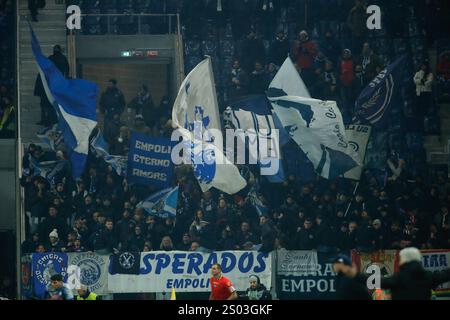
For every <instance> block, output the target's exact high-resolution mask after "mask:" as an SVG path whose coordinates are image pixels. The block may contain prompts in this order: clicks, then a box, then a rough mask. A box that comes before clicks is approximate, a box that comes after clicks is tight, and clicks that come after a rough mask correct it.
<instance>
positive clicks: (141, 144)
mask: <svg viewBox="0 0 450 320" xmlns="http://www.w3.org/2000/svg"><path fill="white" fill-rule="evenodd" d="M172 145H173V142H172V141H170V139H167V138H155V137H149V136H146V135H143V134H139V133H136V132H133V134H132V135H131V139H130V151H129V153H128V174H127V179H128V181H129V182H130V183H138V184H143V185H148V184H152V185H155V186H158V187H161V188H168V187H170V186H171V185H172V173H173V162H172V161H171V153H172Z"/></svg>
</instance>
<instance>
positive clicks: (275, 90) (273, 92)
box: [268, 57, 311, 98]
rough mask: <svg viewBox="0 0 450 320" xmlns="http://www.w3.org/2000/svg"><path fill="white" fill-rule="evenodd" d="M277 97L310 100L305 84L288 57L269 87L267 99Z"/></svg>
mask: <svg viewBox="0 0 450 320" xmlns="http://www.w3.org/2000/svg"><path fill="white" fill-rule="evenodd" d="M279 96H297V97H304V98H311V95H310V94H309V91H308V89H307V88H306V85H305V83H304V82H303V80H302V78H301V77H300V74H299V73H298V71H297V69H296V68H295V66H294V64H293V63H292V60H291V58H289V57H287V58H286V60H285V61H284V63H283V65H282V66H281V68H280V70H278V72H277V74H276V75H275V77H274V78H273V80H272V82H271V83H270V86H269V91H268V97H269V98H271V97H279Z"/></svg>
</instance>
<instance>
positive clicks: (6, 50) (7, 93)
mask: <svg viewBox="0 0 450 320" xmlns="http://www.w3.org/2000/svg"><path fill="white" fill-rule="evenodd" d="M13 28H14V2H13V1H10V0H1V1H0V139H11V138H14V137H15V112H14V95H15V93H14V90H15V84H16V83H15V80H14V79H15V75H14V72H15V69H14V65H15V60H14V48H15V46H14V41H15V38H14V34H15V32H14V31H13V30H14V29H13Z"/></svg>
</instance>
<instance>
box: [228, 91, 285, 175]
mask: <svg viewBox="0 0 450 320" xmlns="http://www.w3.org/2000/svg"><path fill="white" fill-rule="evenodd" d="M224 120H227V121H228V122H229V123H231V124H232V126H233V128H234V129H236V130H242V131H243V132H246V133H250V134H252V135H254V136H255V138H256V139H255V140H256V141H255V142H256V143H253V144H251V145H249V146H248V151H249V157H251V158H252V159H256V160H258V161H257V162H258V164H259V165H260V167H261V169H262V171H261V172H262V174H263V175H264V176H265V177H266V178H267V179H268V180H269V181H270V182H274V183H278V182H283V181H284V180H285V174H284V170H283V166H282V163H281V152H280V145H284V144H286V143H287V142H288V141H289V140H290V137H289V135H288V134H287V133H286V131H285V130H284V128H283V127H282V126H281V123H279V122H278V123H277V122H276V120H277V119H274V118H273V116H272V112H271V110H270V101H269V100H268V99H267V97H266V96H264V95H254V96H248V97H246V98H243V99H240V100H239V101H234V102H232V103H230V106H229V107H227V109H226V110H225V111H224ZM274 129H275V130H278V131H277V134H274V131H273V130H274ZM238 137H239V138H240V139H241V140H245V138H246V137H245V135H244V134H242V135H238ZM249 140H250V137H249ZM244 142H245V141H241V143H244ZM262 144H266V145H270V146H272V151H273V153H274V154H273V155H269V154H267V155H266V154H264V153H267V152H264V151H261V149H260V146H261V145H262ZM275 163H276V168H278V170H277V171H274V170H271V168H270V166H272V165H274V164H275ZM265 171H266V172H267V174H264V172H265ZM271 171H272V172H271Z"/></svg>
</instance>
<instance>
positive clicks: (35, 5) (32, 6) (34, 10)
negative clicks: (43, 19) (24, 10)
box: [28, 0, 46, 22]
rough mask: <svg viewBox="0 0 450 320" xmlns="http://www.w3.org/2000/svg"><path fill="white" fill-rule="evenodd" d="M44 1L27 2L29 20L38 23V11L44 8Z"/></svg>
mask: <svg viewBox="0 0 450 320" xmlns="http://www.w3.org/2000/svg"><path fill="white" fill-rule="evenodd" d="M45 5H46V3H45V0H28V10H30V15H31V19H32V20H33V21H34V22H38V21H39V20H38V18H37V16H38V9H44V8H45Z"/></svg>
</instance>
